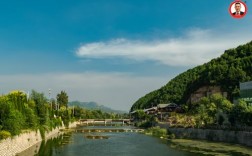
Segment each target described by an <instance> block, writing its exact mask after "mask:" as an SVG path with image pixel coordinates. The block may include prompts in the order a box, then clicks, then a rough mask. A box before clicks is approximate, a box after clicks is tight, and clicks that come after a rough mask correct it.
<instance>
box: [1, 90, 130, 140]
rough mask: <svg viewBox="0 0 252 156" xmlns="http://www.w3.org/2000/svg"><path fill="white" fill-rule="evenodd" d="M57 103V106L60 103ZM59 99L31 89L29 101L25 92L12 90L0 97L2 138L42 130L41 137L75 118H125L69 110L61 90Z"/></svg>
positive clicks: (111, 114) (73, 108)
mask: <svg viewBox="0 0 252 156" xmlns="http://www.w3.org/2000/svg"><path fill="white" fill-rule="evenodd" d="M57 103H58V104H57ZM57 103H56V100H54V99H50V100H48V99H47V98H46V97H45V95H44V94H43V93H39V92H36V91H34V90H32V92H31V95H30V97H29V98H28V97H27V95H26V93H24V92H22V91H13V92H11V93H9V94H7V95H2V96H0V139H5V138H7V137H10V136H14V135H18V134H20V133H21V132H22V131H23V130H37V129H39V130H40V132H41V135H42V138H44V137H45V132H46V131H50V130H52V129H54V128H56V127H59V126H62V122H63V123H64V125H65V126H68V125H69V122H72V121H74V120H75V119H79V118H83V119H88V118H98V119H104V118H112V119H117V118H124V117H125V116H124V115H119V114H115V113H104V112H102V111H100V110H86V109H83V108H80V107H71V108H69V107H68V105H67V104H68V95H67V93H66V92H64V91H61V92H60V93H59V94H58V95H57Z"/></svg>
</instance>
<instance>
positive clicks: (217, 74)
mask: <svg viewBox="0 0 252 156" xmlns="http://www.w3.org/2000/svg"><path fill="white" fill-rule="evenodd" d="M251 64H252V42H249V43H247V44H244V45H240V46H238V47H237V48H233V49H229V50H226V51H225V52H224V53H223V54H222V55H221V56H220V57H218V58H214V59H212V60H211V61H209V62H207V63H204V64H203V65H199V66H196V67H194V68H192V69H189V70H187V71H185V72H183V73H181V74H179V75H177V76H176V77H174V78H173V79H171V80H170V81H169V82H168V83H167V84H166V85H164V86H163V87H161V88H160V89H157V90H154V91H152V92H150V93H148V94H146V95H145V96H143V97H141V98H140V99H138V100H137V101H136V102H135V103H134V104H133V105H132V107H131V111H132V110H136V109H144V108H148V107H151V106H152V105H157V104H158V103H167V102H175V103H177V104H180V105H182V104H185V103H186V102H187V100H188V98H189V97H190V94H191V93H193V92H194V91H196V90H197V89H198V88H200V87H202V86H205V85H209V86H220V87H221V90H223V91H226V92H227V93H228V97H227V98H228V99H229V100H231V101H232V100H233V99H234V98H235V97H237V96H239V82H244V81H249V80H252V66H251Z"/></svg>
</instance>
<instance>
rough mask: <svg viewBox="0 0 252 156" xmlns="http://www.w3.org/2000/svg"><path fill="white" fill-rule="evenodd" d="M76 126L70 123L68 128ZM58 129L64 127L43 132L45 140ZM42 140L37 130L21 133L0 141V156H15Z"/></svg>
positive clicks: (56, 132) (62, 127)
mask: <svg viewBox="0 0 252 156" xmlns="http://www.w3.org/2000/svg"><path fill="white" fill-rule="evenodd" d="M76 124H77V122H73V123H70V124H69V128H73V127H76ZM60 129H65V126H61V127H57V128H55V129H53V130H52V131H50V132H45V139H50V138H52V137H53V136H55V135H57V134H59V133H60ZM42 140H43V139H42V137H41V133H40V131H39V130H37V131H27V132H23V133H22V134H20V135H18V136H14V137H12V138H7V139H4V140H1V141H0V156H15V155H17V153H20V152H22V151H25V150H26V149H28V148H30V147H32V146H34V145H36V144H39V143H41V142H42ZM35 147H36V146H35ZM35 150H36V149H34V151H35ZM33 154H34V153H33Z"/></svg>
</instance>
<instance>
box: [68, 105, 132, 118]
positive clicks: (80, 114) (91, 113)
mask: <svg viewBox="0 0 252 156" xmlns="http://www.w3.org/2000/svg"><path fill="white" fill-rule="evenodd" d="M73 108H74V117H75V118H76V119H80V118H81V119H123V118H129V116H128V114H117V113H108V112H103V111H101V110H97V109H95V110H88V109H84V108H81V107H79V106H77V107H72V109H73Z"/></svg>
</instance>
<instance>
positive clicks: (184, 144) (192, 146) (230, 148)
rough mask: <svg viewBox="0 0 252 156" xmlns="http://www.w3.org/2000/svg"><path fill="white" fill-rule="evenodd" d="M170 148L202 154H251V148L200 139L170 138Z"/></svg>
mask: <svg viewBox="0 0 252 156" xmlns="http://www.w3.org/2000/svg"><path fill="white" fill-rule="evenodd" d="M170 143H171V147H172V148H178V149H180V150H186V151H190V152H193V153H199V154H200V153H201V154H204V155H248V156H250V155H251V156H252V148H249V147H245V146H240V145H234V144H227V143H216V142H209V141H202V140H188V139H172V140H170Z"/></svg>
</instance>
